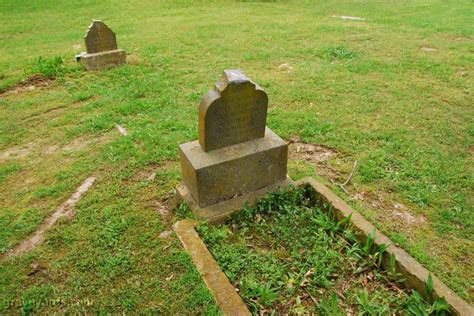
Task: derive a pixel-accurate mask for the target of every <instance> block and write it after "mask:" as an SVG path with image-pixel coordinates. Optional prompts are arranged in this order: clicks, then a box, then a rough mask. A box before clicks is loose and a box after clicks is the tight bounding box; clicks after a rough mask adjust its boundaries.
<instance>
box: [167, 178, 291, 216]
mask: <svg viewBox="0 0 474 316" xmlns="http://www.w3.org/2000/svg"><path fill="white" fill-rule="evenodd" d="M294 183H295V182H293V180H291V179H290V177H288V176H287V178H286V179H285V180H281V181H278V182H276V183H273V184H271V185H268V186H266V187H263V188H261V189H258V190H256V191H253V192H250V193H246V194H244V195H239V196H237V197H235V198H232V199H230V200H226V201H223V202H220V203H217V204H213V205H209V206H206V207H199V205H198V204H197V202H196V200H195V199H194V198H193V196H192V195H191V192H189V190H188V188H187V187H186V185H185V184H184V183H180V184H179V185H178V187H177V188H176V191H177V194H178V198H179V199H180V200H182V201H184V202H187V203H188V204H189V207H190V208H191V211H193V213H194V214H196V216H197V217H199V218H201V219H204V220H206V221H207V222H208V223H210V224H213V225H216V224H220V223H223V222H224V221H225V220H226V219H227V218H228V217H229V216H230V215H231V214H232V213H234V212H236V211H238V210H241V209H242V208H243V206H244V205H245V203H248V205H249V206H251V205H253V204H254V203H255V202H257V200H258V199H260V198H263V197H265V196H266V195H267V194H268V193H270V192H273V191H275V190H277V189H278V188H285V187H288V186H289V185H290V184H294Z"/></svg>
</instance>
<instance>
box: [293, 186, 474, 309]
mask: <svg viewBox="0 0 474 316" xmlns="http://www.w3.org/2000/svg"><path fill="white" fill-rule="evenodd" d="M296 185H298V186H307V185H310V186H312V187H313V188H314V190H315V192H316V193H315V194H316V196H314V198H315V199H317V200H319V201H320V203H322V204H323V205H324V204H326V205H328V206H330V207H327V209H328V210H332V212H333V213H334V215H335V216H336V218H337V219H338V220H342V219H344V218H347V217H350V221H351V224H352V229H353V230H354V231H355V232H356V234H357V235H356V236H357V237H358V238H359V240H360V241H361V242H365V241H366V240H367V236H368V235H369V234H370V233H371V232H372V231H373V230H374V229H375V227H374V225H372V224H371V223H370V222H369V221H367V220H366V219H365V218H364V217H363V216H362V215H361V214H360V213H359V212H357V211H356V210H354V209H353V208H352V207H351V206H350V205H348V204H347V203H346V202H344V201H343V200H342V199H341V198H339V197H338V196H337V195H336V194H335V193H334V192H332V191H331V190H330V189H329V188H328V187H326V186H325V185H324V184H322V183H320V182H318V181H316V180H315V179H313V178H311V177H308V178H304V179H301V180H299V181H297V182H296ZM375 232H376V235H375V244H376V245H378V246H380V245H382V244H385V245H390V246H389V247H388V248H387V250H386V251H385V253H384V257H383V266H384V268H385V269H389V268H390V255H393V256H394V257H395V262H396V264H395V267H396V270H397V272H399V273H401V274H402V275H403V276H404V277H405V278H406V281H405V282H404V285H405V286H406V287H408V288H411V289H416V290H417V291H418V292H420V293H421V294H422V295H423V296H424V297H425V299H426V298H427V293H426V288H425V282H426V280H427V279H428V275H429V274H430V272H429V271H428V270H427V269H426V268H425V267H424V266H423V265H422V264H421V263H419V262H418V261H417V260H416V259H415V258H413V257H412V256H410V254H408V253H407V252H406V251H405V250H403V249H401V248H400V247H397V246H395V244H394V243H393V242H392V241H391V240H390V238H388V237H387V236H385V235H384V234H383V233H381V232H380V231H379V230H377V229H375ZM431 276H432V279H433V288H434V293H433V296H434V297H435V298H439V297H444V298H445V299H446V301H447V302H448V303H449V305H451V312H452V313H453V314H455V315H466V316H468V315H469V316H471V315H474V309H473V308H472V307H471V306H470V305H469V304H468V303H467V302H466V301H464V300H463V299H462V298H461V297H459V296H458V295H457V294H456V293H454V292H453V291H452V290H451V289H450V288H449V287H448V286H447V285H446V284H444V283H443V282H442V281H441V280H440V279H439V278H437V277H436V276H435V275H433V274H431Z"/></svg>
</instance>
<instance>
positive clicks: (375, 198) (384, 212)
mask: <svg viewBox="0 0 474 316" xmlns="http://www.w3.org/2000/svg"><path fill="white" fill-rule="evenodd" d="M288 155H289V158H290V159H294V160H303V161H306V162H309V163H311V164H312V165H314V166H315V167H316V173H317V175H318V176H321V177H323V178H325V179H327V180H329V181H330V182H331V183H332V184H333V185H335V186H338V187H340V188H342V189H343V190H344V191H345V192H346V194H347V195H349V196H350V198H351V199H353V200H358V201H360V202H361V203H362V204H363V206H364V207H365V208H367V209H372V210H375V211H376V213H377V215H378V217H379V218H381V219H382V218H383V219H384V220H386V222H387V223H390V225H392V226H394V227H396V228H397V229H404V228H406V227H407V226H412V225H420V224H423V223H425V222H426V218H425V216H415V215H413V212H412V211H410V209H409V208H408V207H406V206H405V205H403V204H402V203H399V202H396V201H394V198H393V194H391V193H390V192H384V191H380V190H379V191H377V192H376V193H373V192H366V191H363V190H362V189H360V188H358V187H356V186H353V185H351V183H350V181H347V180H348V179H349V180H350V179H351V175H350V174H344V175H343V174H341V173H340V172H339V171H337V170H335V169H334V168H333V167H331V166H330V165H329V163H328V162H329V160H331V159H336V160H340V159H341V158H343V157H342V156H341V154H339V153H338V152H336V151H335V150H333V149H331V148H328V147H325V146H322V145H319V144H311V143H303V142H301V139H300V138H299V137H298V136H293V137H291V138H290V139H289V145H288ZM354 167H356V165H354ZM351 173H355V174H357V169H356V168H353V170H352V172H351ZM344 182H348V183H347V184H345V185H344V186H342V184H343V183H344Z"/></svg>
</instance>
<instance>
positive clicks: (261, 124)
mask: <svg viewBox="0 0 474 316" xmlns="http://www.w3.org/2000/svg"><path fill="white" fill-rule="evenodd" d="M267 108H268V97H267V94H266V93H265V92H264V91H263V90H262V88H260V87H259V86H258V85H256V84H255V83H253V82H252V81H250V80H249V79H248V78H247V77H245V76H244V75H243V74H242V72H240V71H238V70H225V71H224V75H223V77H222V81H220V82H218V83H217V84H216V87H215V89H214V90H211V91H210V92H209V93H208V94H207V95H206V96H205V97H204V99H203V100H202V102H201V105H200V106H199V144H201V147H202V149H203V150H204V151H206V152H207V151H211V150H213V149H218V148H222V147H226V146H230V145H234V144H238V143H242V142H245V141H248V140H252V139H257V138H262V137H264V136H265V124H266V121H267Z"/></svg>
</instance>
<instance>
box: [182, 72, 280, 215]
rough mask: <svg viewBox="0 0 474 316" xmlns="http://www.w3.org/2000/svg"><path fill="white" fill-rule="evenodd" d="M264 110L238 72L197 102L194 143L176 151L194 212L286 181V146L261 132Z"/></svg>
mask: <svg viewBox="0 0 474 316" xmlns="http://www.w3.org/2000/svg"><path fill="white" fill-rule="evenodd" d="M267 109H268V97H267V94H266V93H265V92H264V91H263V89H262V88H261V87H259V86H258V85H257V84H255V83H254V82H252V81H251V80H250V79H249V78H247V77H246V76H245V75H244V74H243V73H242V72H241V71H240V70H226V71H224V73H223V75H222V80H221V81H219V82H217V83H216V85H215V88H214V89H213V90H211V91H210V92H209V93H208V94H207V95H206V96H205V97H204V98H203V99H202V101H201V104H200V106H199V140H198V141H193V142H190V143H186V144H181V145H180V146H179V148H180V156H181V171H182V176H183V186H184V188H185V190H186V191H187V192H189V193H190V195H191V196H192V199H193V201H192V202H193V203H194V204H196V205H198V206H199V208H204V207H208V206H210V205H215V204H217V203H220V202H223V201H227V200H231V199H233V198H235V197H238V196H242V195H245V194H248V193H250V192H253V191H256V190H259V189H262V188H265V187H267V186H270V185H274V184H275V183H278V182H281V181H285V180H286V177H287V175H286V173H287V155H288V146H287V144H286V142H284V141H283V140H282V139H281V138H280V137H278V135H276V134H275V133H274V132H272V131H271V130H270V129H269V128H266V126H265V125H266V120H267ZM178 191H179V190H178ZM178 193H179V192H178ZM181 195H182V194H181ZM219 205H220V204H219ZM220 210H221V211H225V210H224V209H222V208H221V209H220ZM211 215H212V214H211Z"/></svg>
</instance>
